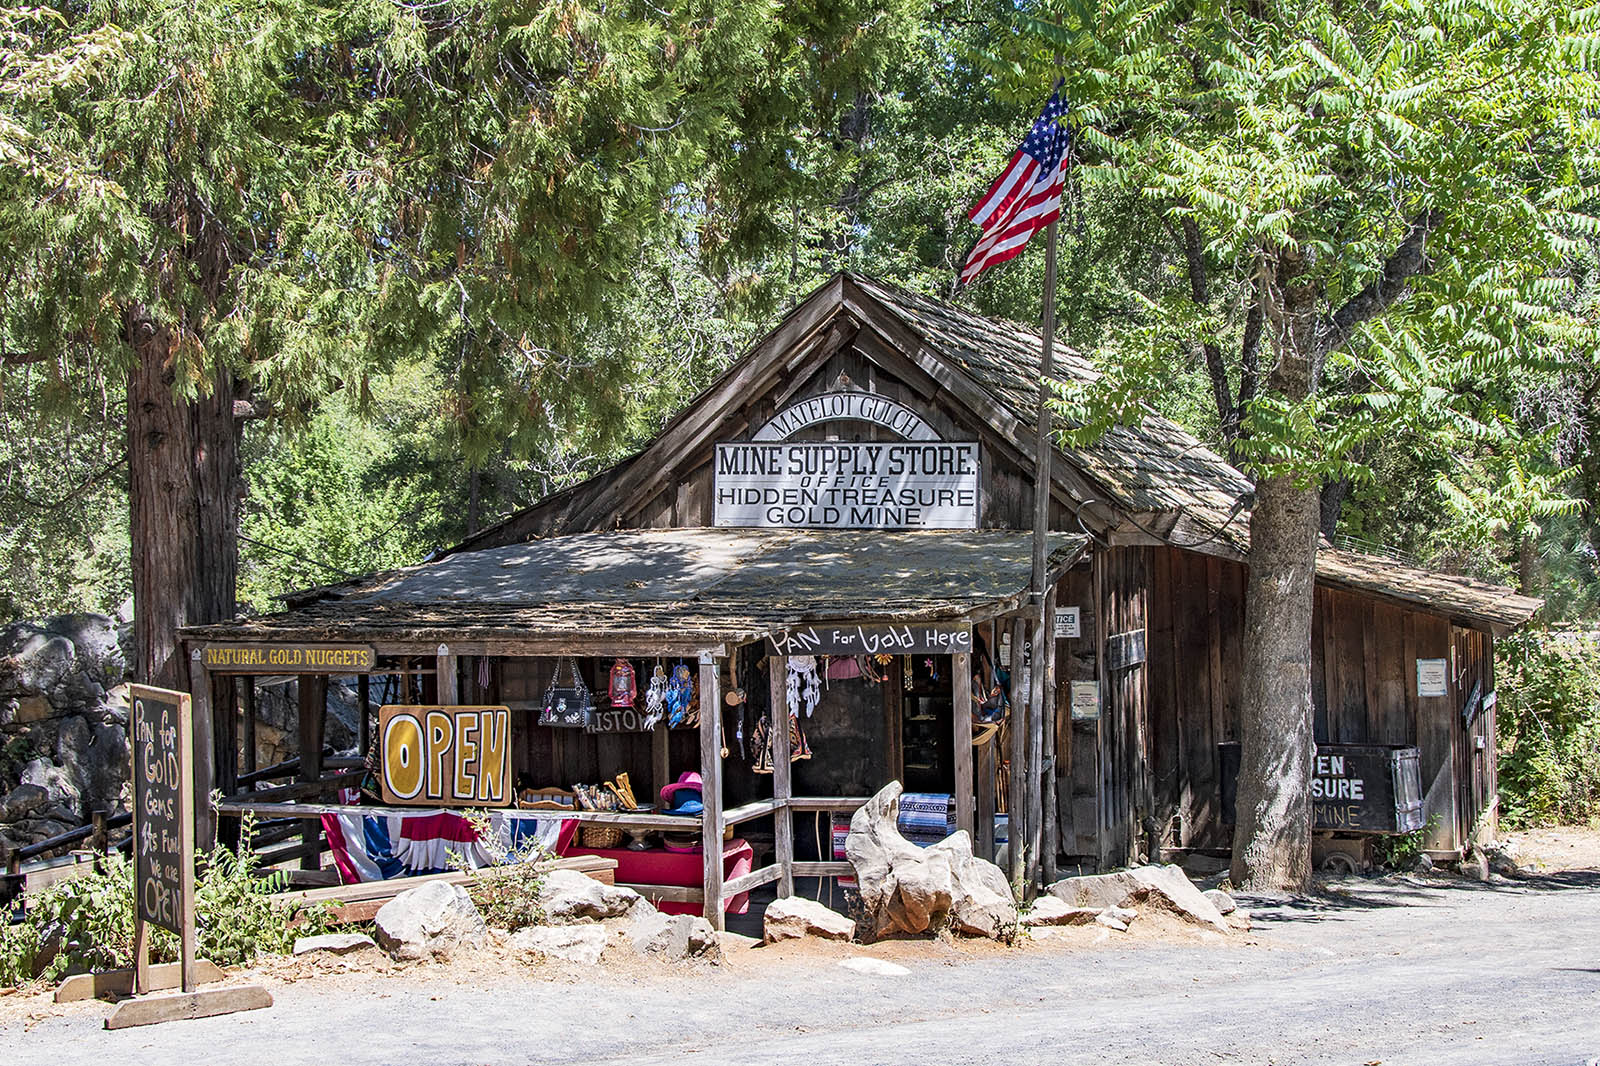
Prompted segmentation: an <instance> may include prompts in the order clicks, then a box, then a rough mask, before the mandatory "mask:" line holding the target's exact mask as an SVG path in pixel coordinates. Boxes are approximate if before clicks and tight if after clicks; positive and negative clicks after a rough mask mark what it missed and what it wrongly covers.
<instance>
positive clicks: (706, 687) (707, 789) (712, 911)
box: [700, 652, 726, 932]
mask: <svg viewBox="0 0 1600 1066" xmlns="http://www.w3.org/2000/svg"><path fill="white" fill-rule="evenodd" d="M700 780H701V793H700V795H701V799H702V801H703V802H704V803H705V811H704V812H703V813H702V814H701V815H700V852H701V857H702V858H703V859H704V876H703V877H702V879H701V880H702V886H703V889H704V892H705V916H706V921H708V922H710V923H711V928H713V929H715V930H717V931H718V932H721V931H722V930H723V929H724V928H726V926H725V924H724V922H723V917H722V684H721V671H720V669H719V664H718V662H717V660H716V658H715V657H714V656H712V655H711V654H710V653H709V652H702V653H701V655H700Z"/></svg>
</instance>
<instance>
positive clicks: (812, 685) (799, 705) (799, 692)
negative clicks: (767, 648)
mask: <svg viewBox="0 0 1600 1066" xmlns="http://www.w3.org/2000/svg"><path fill="white" fill-rule="evenodd" d="M787 681H788V696H789V713H790V715H797V714H799V713H800V712H801V711H802V710H804V711H805V715H806V717H807V718H810V717H811V712H812V711H814V710H816V709H817V701H818V700H820V699H822V678H820V677H818V676H817V657H816V656H815V655H791V656H789V669H788V678H787Z"/></svg>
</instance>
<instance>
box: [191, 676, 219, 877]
mask: <svg viewBox="0 0 1600 1066" xmlns="http://www.w3.org/2000/svg"><path fill="white" fill-rule="evenodd" d="M189 696H190V715H191V716H192V718H193V722H192V724H191V737H190V740H191V743H192V745H193V746H192V748H191V751H190V755H189V757H190V758H191V759H192V760H193V762H194V777H193V779H192V781H191V786H192V787H193V789H194V796H195V802H194V841H195V847H196V848H198V849H199V850H201V851H209V850H211V845H212V843H213V842H214V841H215V840H216V839H217V816H216V813H215V812H214V811H212V809H211V790H212V789H213V788H215V787H216V785H217V766H216V763H217V758H216V748H215V745H214V744H213V743H212V738H213V736H214V732H213V729H212V723H211V702H212V700H211V696H212V687H211V674H210V672H209V671H207V670H206V668H205V667H204V666H202V665H201V663H200V648H199V647H198V646H196V647H194V648H192V649H190V652H189Z"/></svg>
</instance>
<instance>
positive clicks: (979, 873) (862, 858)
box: [845, 781, 1017, 939]
mask: <svg viewBox="0 0 1600 1066" xmlns="http://www.w3.org/2000/svg"><path fill="white" fill-rule="evenodd" d="M899 813H900V783H899V782H898V781H891V782H889V784H887V785H885V786H884V787H883V789H882V790H880V791H879V792H878V794H877V795H876V796H873V797H872V799H870V800H869V801H867V803H866V805H865V806H863V807H862V808H861V809H860V810H858V811H856V813H855V815H854V816H853V817H852V818H851V819H850V834H849V836H847V837H846V838H845V854H846V855H847V856H849V859H850V862H851V865H852V866H854V867H855V872H856V880H857V883H858V886H859V888H858V890H859V892H860V894H861V901H862V906H863V912H864V915H863V918H862V922H861V928H860V932H861V933H862V934H863V935H864V936H865V937H867V938H869V939H876V938H878V937H882V936H888V935H891V934H893V933H911V934H918V933H926V932H928V931H930V930H936V929H939V928H941V927H943V926H944V925H946V924H949V925H950V926H951V927H953V928H955V929H956V930H958V931H960V932H963V933H969V934H972V935H975V936H992V937H997V938H1000V939H1010V938H1011V937H1012V936H1013V935H1015V933H1016V929H1017V907H1016V901H1015V899H1013V897H1012V895H1011V886H1010V883H1009V882H1007V881H1006V878H1005V875H1004V874H1003V873H1001V872H1000V868H999V867H997V866H995V865H994V864H993V863H990V862H985V861H984V860H982V859H979V858H976V857H975V856H974V855H973V854H972V838H971V837H970V836H968V835H967V834H966V833H965V832H958V833H956V834H954V835H953V836H950V837H947V838H946V839H944V840H942V841H940V842H939V843H937V844H935V845H934V846H932V847H930V848H919V847H917V846H916V845H915V844H912V843H911V842H910V841H908V840H906V839H905V838H904V837H902V836H901V835H900V832H899V829H898V828H897V827H896V824H895V823H896V820H897V819H898V817H899Z"/></svg>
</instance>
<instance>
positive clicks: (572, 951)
mask: <svg viewBox="0 0 1600 1066" xmlns="http://www.w3.org/2000/svg"><path fill="white" fill-rule="evenodd" d="M608 939H610V934H609V933H607V932H606V929H605V927H604V926H600V925H592V924H591V925H536V926H532V927H530V928H527V929H522V930H519V931H518V932H517V933H515V934H514V935H513V936H512V937H511V944H510V947H511V950H513V951H520V952H527V953H530V954H534V955H539V956H542V957H544V958H550V959H561V960H562V961H564V962H576V963H579V964H580V965H583V966H593V965H595V964H597V963H598V962H599V961H600V954H601V953H602V952H603V951H605V949H606V941H607V940H608Z"/></svg>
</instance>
